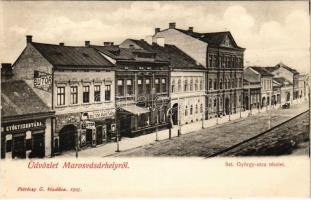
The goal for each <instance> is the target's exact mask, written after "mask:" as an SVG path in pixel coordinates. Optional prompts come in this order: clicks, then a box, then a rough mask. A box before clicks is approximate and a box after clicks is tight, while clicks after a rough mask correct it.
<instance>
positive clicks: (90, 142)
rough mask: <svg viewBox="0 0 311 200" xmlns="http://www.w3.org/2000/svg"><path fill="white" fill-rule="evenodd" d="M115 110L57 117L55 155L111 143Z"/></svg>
mask: <svg viewBox="0 0 311 200" xmlns="http://www.w3.org/2000/svg"><path fill="white" fill-rule="evenodd" d="M114 123H115V109H103V110H95V111H89V112H79V113H71V114H65V115H58V116H56V134H55V137H54V150H55V152H54V153H55V154H59V153H61V152H64V151H69V150H74V149H75V148H76V147H78V148H79V149H84V148H88V147H96V146H97V145H101V144H105V143H107V142H110V141H111V139H112V138H113V136H114V133H113V131H112V128H111V127H112V126H114Z"/></svg>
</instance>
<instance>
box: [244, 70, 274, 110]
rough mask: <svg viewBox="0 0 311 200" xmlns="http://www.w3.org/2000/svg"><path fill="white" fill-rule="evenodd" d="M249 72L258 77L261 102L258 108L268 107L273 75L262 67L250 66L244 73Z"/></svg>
mask: <svg viewBox="0 0 311 200" xmlns="http://www.w3.org/2000/svg"><path fill="white" fill-rule="evenodd" d="M249 70H251V71H253V72H255V73H256V74H257V75H258V76H259V77H260V83H261V91H260V93H261V95H260V96H261V101H260V107H261V108H262V107H265V106H269V105H270V101H271V98H272V96H273V77H274V75H273V74H271V73H270V72H269V71H268V70H266V69H265V68H264V67H258V66H251V67H247V68H245V70H244V73H250V72H248V71H249Z"/></svg>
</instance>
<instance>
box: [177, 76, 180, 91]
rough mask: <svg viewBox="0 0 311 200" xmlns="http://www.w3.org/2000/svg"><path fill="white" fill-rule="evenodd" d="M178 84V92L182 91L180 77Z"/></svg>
mask: <svg viewBox="0 0 311 200" xmlns="http://www.w3.org/2000/svg"><path fill="white" fill-rule="evenodd" d="M177 84H178V86H177V87H178V92H180V91H181V80H180V79H178V83H177Z"/></svg>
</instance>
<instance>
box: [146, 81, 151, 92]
mask: <svg viewBox="0 0 311 200" xmlns="http://www.w3.org/2000/svg"><path fill="white" fill-rule="evenodd" d="M145 83H146V92H151V84H150V79H149V78H147V79H146V81H145Z"/></svg>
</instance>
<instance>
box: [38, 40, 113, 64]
mask: <svg viewBox="0 0 311 200" xmlns="http://www.w3.org/2000/svg"><path fill="white" fill-rule="evenodd" d="M32 45H33V46H34V47H35V48H36V49H37V50H38V51H39V52H40V53H41V54H42V55H43V57H45V58H46V59H47V60H48V61H49V62H50V63H51V64H52V65H55V66H75V67H78V66H82V67H112V66H113V65H112V64H111V63H110V62H109V61H108V60H107V59H105V58H104V57H103V56H101V55H100V54H99V53H98V52H97V51H95V50H94V49H93V48H89V47H72V46H60V45H53V44H44V43H34V42H33V43H32Z"/></svg>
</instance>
